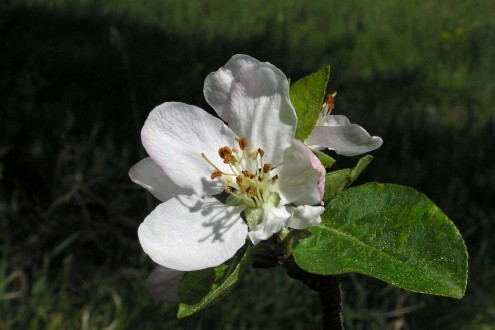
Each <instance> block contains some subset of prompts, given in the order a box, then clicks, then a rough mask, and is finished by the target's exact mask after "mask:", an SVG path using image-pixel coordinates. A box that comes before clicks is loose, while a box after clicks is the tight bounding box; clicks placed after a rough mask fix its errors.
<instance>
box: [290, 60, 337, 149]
mask: <svg viewBox="0 0 495 330" xmlns="http://www.w3.org/2000/svg"><path fill="white" fill-rule="evenodd" d="M329 76H330V66H326V67H324V68H322V69H320V70H318V71H316V72H315V73H313V74H310V75H309V76H306V77H304V78H302V79H301V80H298V81H297V82H295V83H294V84H293V85H292V86H291V87H290V91H289V94H290V100H291V102H292V105H294V108H295V109H296V114H297V120H298V121H297V129H296V139H299V140H300V141H303V142H304V140H306V138H307V137H308V136H309V134H311V131H313V128H314V127H315V125H316V121H317V120H318V116H319V115H320V109H321V105H322V104H323V99H324V97H325V91H326V89H327V82H328V78H329Z"/></svg>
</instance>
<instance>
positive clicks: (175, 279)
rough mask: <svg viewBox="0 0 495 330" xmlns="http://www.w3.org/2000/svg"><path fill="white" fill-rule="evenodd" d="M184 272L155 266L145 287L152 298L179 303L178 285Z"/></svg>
mask: <svg viewBox="0 0 495 330" xmlns="http://www.w3.org/2000/svg"><path fill="white" fill-rule="evenodd" d="M182 275H184V272H181V271H178V270H174V269H170V268H166V267H162V266H156V267H155V268H154V269H153V271H152V272H151V273H150V275H149V276H148V278H147V279H146V287H147V288H148V291H149V292H150V293H151V294H152V295H153V297H155V298H158V299H161V300H165V301H166V302H171V303H178V302H179V283H180V280H181V278H182Z"/></svg>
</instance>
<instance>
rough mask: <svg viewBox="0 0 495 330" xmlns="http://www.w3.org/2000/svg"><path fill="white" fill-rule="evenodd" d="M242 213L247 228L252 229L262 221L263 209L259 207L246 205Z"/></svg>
mask: <svg viewBox="0 0 495 330" xmlns="http://www.w3.org/2000/svg"><path fill="white" fill-rule="evenodd" d="M244 215H245V216H246V222H247V225H248V227H249V230H253V229H254V227H256V226H257V225H258V224H260V223H261V221H263V209H262V208H261V207H248V208H246V209H245V210H244Z"/></svg>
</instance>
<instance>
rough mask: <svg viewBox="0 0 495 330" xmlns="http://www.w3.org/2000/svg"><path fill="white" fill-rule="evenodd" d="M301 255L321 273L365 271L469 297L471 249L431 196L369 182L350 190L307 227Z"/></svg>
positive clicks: (300, 260) (415, 287) (403, 284)
mask: <svg viewBox="0 0 495 330" xmlns="http://www.w3.org/2000/svg"><path fill="white" fill-rule="evenodd" d="M293 242H294V243H293V254H294V258H295V261H296V263H297V264H298V265H299V267H301V268H302V269H304V270H306V271H308V272H310V273H315V274H324V275H331V274H341V273H347V272H358V273H362V274H366V275H369V276H373V277H376V278H378V279H381V280H383V281H386V282H388V283H390V284H393V285H395V286H398V287H400V288H403V289H407V290H412V291H417V292H422V293H430V294H436V295H442V296H450V297H455V298H461V297H462V296H463V295H464V290H465V288H466V281H467V252H466V247H465V245H464V241H463V240H462V237H461V235H460V234H459V231H458V230H457V228H456V227H455V226H454V224H453V223H452V222H451V221H450V220H449V219H448V218H447V216H446V215H445V214H444V213H442V211H441V210H440V209H439V208H438V207H437V206H435V204H433V203H432V202H431V201H430V200H429V199H428V198H427V197H426V196H425V195H423V194H421V193H419V192H417V191H415V190H413V189H411V188H408V187H403V186H399V185H391V184H379V183H369V184H365V185H362V186H358V187H355V188H350V189H347V190H345V191H343V192H341V193H340V194H339V195H337V196H336V197H335V199H333V200H332V201H331V202H330V203H329V204H328V206H327V208H326V210H325V212H324V213H323V214H322V223H321V224H320V225H318V226H314V227H311V228H310V229H309V230H308V231H301V235H300V236H299V238H296V239H295V240H294V241H293Z"/></svg>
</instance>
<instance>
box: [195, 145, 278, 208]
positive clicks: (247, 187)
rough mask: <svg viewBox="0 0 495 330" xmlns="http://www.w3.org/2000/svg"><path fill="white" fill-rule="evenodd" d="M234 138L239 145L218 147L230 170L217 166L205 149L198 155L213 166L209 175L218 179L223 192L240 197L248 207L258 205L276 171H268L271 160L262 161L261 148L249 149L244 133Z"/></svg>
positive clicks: (268, 189) (274, 180) (260, 203)
mask: <svg viewBox="0 0 495 330" xmlns="http://www.w3.org/2000/svg"><path fill="white" fill-rule="evenodd" d="M235 140H236V142H237V144H238V147H232V148H230V147H228V146H224V147H221V148H220V149H218V155H219V157H220V158H221V159H222V160H223V163H224V164H227V165H228V166H229V168H230V171H228V172H225V171H222V170H220V169H219V168H218V166H216V165H215V164H214V163H213V162H212V161H210V160H209V159H208V158H207V157H206V155H205V154H204V153H202V154H201V157H203V159H204V160H205V161H206V162H207V163H208V164H210V165H211V166H212V167H213V168H214V169H215V170H214V171H213V173H212V174H211V179H212V180H216V179H219V180H220V181H221V182H222V184H223V186H224V188H225V192H227V193H228V194H231V195H232V196H234V197H237V198H240V199H241V200H242V203H243V204H245V205H246V206H248V207H261V206H262V205H263V204H264V203H265V202H267V200H268V197H269V195H270V192H271V189H270V188H271V186H272V184H273V183H274V182H276V181H277V180H278V174H275V175H273V176H272V175H271V174H270V170H271V169H272V168H271V164H269V163H264V162H263V156H264V155H265V151H264V150H263V149H261V148H258V149H250V150H248V147H249V142H248V139H247V138H245V137H242V138H236V139H235ZM239 149H240V150H239Z"/></svg>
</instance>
